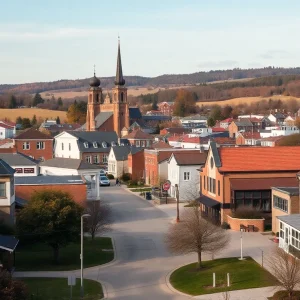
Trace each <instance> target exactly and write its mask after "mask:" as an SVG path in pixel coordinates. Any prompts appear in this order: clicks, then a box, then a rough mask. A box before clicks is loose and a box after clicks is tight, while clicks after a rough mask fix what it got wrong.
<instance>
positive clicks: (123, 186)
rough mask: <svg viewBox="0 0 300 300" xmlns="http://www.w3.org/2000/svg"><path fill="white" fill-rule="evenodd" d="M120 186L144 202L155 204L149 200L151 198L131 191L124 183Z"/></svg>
mask: <svg viewBox="0 0 300 300" xmlns="http://www.w3.org/2000/svg"><path fill="white" fill-rule="evenodd" d="M121 188H123V189H124V190H126V191H128V192H129V193H131V194H133V195H135V196H137V197H139V198H140V199H142V200H144V201H145V202H147V203H149V204H150V205H152V206H154V207H155V206H156V205H155V204H154V203H152V202H151V201H152V200H146V199H145V198H144V197H142V196H140V195H138V193H135V192H132V191H131V190H130V189H129V188H128V187H127V186H126V185H121Z"/></svg>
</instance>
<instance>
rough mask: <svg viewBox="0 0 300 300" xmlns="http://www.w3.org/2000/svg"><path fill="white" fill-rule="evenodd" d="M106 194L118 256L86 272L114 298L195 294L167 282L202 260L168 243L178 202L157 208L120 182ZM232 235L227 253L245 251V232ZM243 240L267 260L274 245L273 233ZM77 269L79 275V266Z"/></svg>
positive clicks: (248, 250) (127, 299) (247, 251)
mask: <svg viewBox="0 0 300 300" xmlns="http://www.w3.org/2000/svg"><path fill="white" fill-rule="evenodd" d="M101 195H102V199H103V200H104V201H105V202H107V203H109V204H110V205H111V206H112V209H113V215H114V220H115V223H114V226H113V231H112V232H111V233H110V235H111V236H112V237H113V239H114V243H115V248H116V261H114V262H113V263H112V264H111V265H109V266H103V267H94V268H89V269H85V272H84V276H85V277H86V278H89V279H93V280H100V281H101V282H102V283H104V285H105V289H106V291H107V296H108V298H109V299H120V300H133V299H145V300H146V299H157V300H164V299H175V300H177V299H188V298H190V297H187V296H184V295H180V294H178V293H174V292H173V291H171V290H170V289H169V288H168V286H167V285H166V276H167V274H168V273H170V272H171V271H172V270H173V269H175V268H177V267H178V266H180V265H183V264H186V263H189V262H193V261H195V260H196V255H187V256H172V255H171V254H169V253H168V251H167V250H166V248H165V245H164V241H163V240H164V234H165V232H166V230H167V229H168V226H170V224H171V222H172V221H173V220H174V217H170V216H172V215H174V213H173V212H172V209H170V207H171V206H173V208H174V211H175V205H174V204H170V205H169V206H166V205H162V206H160V207H155V206H153V205H152V204H151V203H149V202H147V201H146V200H143V199H141V198H140V197H137V196H135V195H133V194H132V193H129V192H127V191H126V190H124V189H123V188H121V187H115V186H112V187H107V188H102V189H101ZM182 209H183V208H182ZM231 236H232V239H231V243H230V247H229V248H228V249H226V250H225V251H224V252H223V253H222V254H221V255H222V256H239V255H240V233H239V232H231ZM243 242H244V255H251V256H252V257H254V258H255V259H256V260H257V261H258V262H261V256H262V251H261V250H264V254H265V255H266V253H268V251H269V250H270V249H271V248H272V247H273V246H274V244H273V243H272V242H271V241H269V237H268V236H263V235H261V234H259V233H244V237H243ZM205 257H206V256H204V258H205ZM206 258H207V259H208V258H209V257H206ZM75 273H76V275H77V276H78V277H79V271H76V272H75ZM67 274H69V272H65V273H62V272H39V274H37V273H36V272H34V274H33V273H32V274H30V273H28V272H27V273H26V274H24V273H23V275H24V276H35V275H40V276H45V277H47V276H53V277H55V276H58V277H62V276H67ZM19 275H20V276H21V275H22V273H19ZM206 299H213V298H210V297H207V298H206ZM249 299H250V298H249ZM262 299H263V298H262Z"/></svg>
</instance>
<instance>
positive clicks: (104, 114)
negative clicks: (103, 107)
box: [80, 111, 114, 130]
mask: <svg viewBox="0 0 300 300" xmlns="http://www.w3.org/2000/svg"><path fill="white" fill-rule="evenodd" d="M113 114H114V113H113V112H112V111H101V112H100V113H99V114H98V115H97V116H96V117H95V128H99V127H100V126H101V125H102V124H103V123H105V122H106V121H107V120H108V119H109V118H110V117H111V116H113ZM80 129H82V130H85V129H86V123H85V124H83V125H82V126H81V127H80Z"/></svg>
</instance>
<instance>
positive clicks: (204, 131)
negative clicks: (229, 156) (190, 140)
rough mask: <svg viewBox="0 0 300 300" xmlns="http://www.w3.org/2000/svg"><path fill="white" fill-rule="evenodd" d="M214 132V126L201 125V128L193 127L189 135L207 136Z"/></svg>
mask: <svg viewBox="0 0 300 300" xmlns="http://www.w3.org/2000/svg"><path fill="white" fill-rule="evenodd" d="M211 134H212V128H210V127H200V128H193V129H192V133H188V136H189V137H194V136H200V137H205V136H208V135H211Z"/></svg>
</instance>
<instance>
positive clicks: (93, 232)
mask: <svg viewBox="0 0 300 300" xmlns="http://www.w3.org/2000/svg"><path fill="white" fill-rule="evenodd" d="M91 236H92V241H94V239H95V231H94V230H92V231H91Z"/></svg>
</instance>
